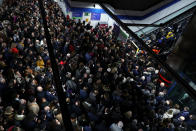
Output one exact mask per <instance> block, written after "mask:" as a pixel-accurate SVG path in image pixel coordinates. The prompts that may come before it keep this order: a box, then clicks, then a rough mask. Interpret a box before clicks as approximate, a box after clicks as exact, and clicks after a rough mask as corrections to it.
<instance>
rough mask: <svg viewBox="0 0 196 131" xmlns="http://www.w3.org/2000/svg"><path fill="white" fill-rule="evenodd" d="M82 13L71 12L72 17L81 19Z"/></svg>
mask: <svg viewBox="0 0 196 131" xmlns="http://www.w3.org/2000/svg"><path fill="white" fill-rule="evenodd" d="M82 15H83V13H82V12H72V18H73V19H81V18H82Z"/></svg>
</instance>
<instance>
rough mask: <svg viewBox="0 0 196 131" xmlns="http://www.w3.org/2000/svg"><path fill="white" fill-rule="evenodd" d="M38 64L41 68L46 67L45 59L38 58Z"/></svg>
mask: <svg viewBox="0 0 196 131" xmlns="http://www.w3.org/2000/svg"><path fill="white" fill-rule="evenodd" d="M36 64H37V66H39V67H40V68H44V61H43V60H38V61H37V62H36Z"/></svg>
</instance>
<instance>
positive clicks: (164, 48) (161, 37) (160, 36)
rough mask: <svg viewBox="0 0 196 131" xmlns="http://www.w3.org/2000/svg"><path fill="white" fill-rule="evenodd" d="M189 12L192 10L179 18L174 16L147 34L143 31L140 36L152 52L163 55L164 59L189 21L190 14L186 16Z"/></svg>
mask: <svg viewBox="0 0 196 131" xmlns="http://www.w3.org/2000/svg"><path fill="white" fill-rule="evenodd" d="M190 14H193V12H192V11H190V12H188V13H185V14H184V15H183V16H181V17H180V19H179V18H178V19H177V18H175V19H174V20H171V22H169V23H168V24H167V25H165V26H164V27H160V28H157V29H156V30H154V31H153V32H151V33H149V34H145V33H144V34H142V35H141V36H140V37H141V38H142V39H143V40H144V41H145V42H146V44H147V45H148V46H149V47H150V48H152V50H153V51H154V53H156V54H157V55H159V56H163V57H164V60H166V57H167V56H168V55H169V54H172V53H173V50H174V47H175V45H176V44H175V43H176V41H177V40H178V38H179V37H180V36H181V35H182V33H183V31H184V30H185V28H186V25H187V24H188V22H189V21H190V19H191V16H189V17H187V15H190ZM184 17H185V18H184Z"/></svg>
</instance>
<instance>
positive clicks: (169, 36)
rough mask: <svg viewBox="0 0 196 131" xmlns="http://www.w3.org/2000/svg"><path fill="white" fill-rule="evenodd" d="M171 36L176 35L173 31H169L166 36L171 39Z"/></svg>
mask: <svg viewBox="0 0 196 131" xmlns="http://www.w3.org/2000/svg"><path fill="white" fill-rule="evenodd" d="M171 37H174V34H173V33H172V32H169V33H168V34H167V36H166V39H169V38H171Z"/></svg>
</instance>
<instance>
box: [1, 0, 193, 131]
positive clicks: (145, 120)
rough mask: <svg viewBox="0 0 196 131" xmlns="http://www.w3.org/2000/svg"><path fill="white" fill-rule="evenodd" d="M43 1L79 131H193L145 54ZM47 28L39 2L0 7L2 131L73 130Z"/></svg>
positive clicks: (183, 110)
mask: <svg viewBox="0 0 196 131" xmlns="http://www.w3.org/2000/svg"><path fill="white" fill-rule="evenodd" d="M43 2H44V8H45V11H46V20H47V24H48V27H49V31H50V35H51V43H52V45H53V47H54V50H53V51H54V54H55V59H56V62H57V64H58V69H59V72H60V76H59V77H60V80H61V81H62V88H63V90H64V91H65V93H64V94H65V96H66V100H65V101H66V103H67V106H68V112H66V113H69V114H70V121H71V123H72V125H73V128H74V131H108V130H110V131H142V130H147V131H158V130H160V131H161V130H163V131H172V130H174V129H177V130H188V129H189V128H190V129H191V126H192V125H191V124H192V123H193V122H194V119H195V118H194V117H195V116H194V115H193V114H191V113H190V112H189V107H180V106H179V105H178V104H175V103H174V102H173V101H172V100H170V99H168V96H167V90H168V88H169V87H166V86H165V83H164V82H159V73H162V74H164V73H165V72H164V70H163V69H162V68H161V67H160V66H159V65H158V64H157V63H156V62H155V61H154V60H153V58H151V57H150V56H148V54H147V52H146V51H142V52H139V53H137V55H136V50H135V49H134V48H133V46H132V45H131V43H129V42H121V41H118V40H117V39H116V38H115V37H114V36H113V31H112V27H101V26H100V25H99V24H98V25H97V26H96V27H95V28H93V27H92V26H91V25H90V23H87V24H86V23H85V22H82V21H80V20H78V21H76V20H73V19H70V18H69V16H66V17H65V16H64V14H63V13H62V11H61V9H60V8H59V6H58V3H56V2H54V1H53V0H44V1H43ZM42 23H43V21H42V17H41V14H40V11H39V4H38V1H37V0H26V1H24V0H17V1H14V2H12V3H11V4H6V3H3V5H2V6H1V7H0V131H4V130H8V131H13V130H17V131H23V130H24V131H27V130H33V131H34V130H39V131H40V130H43V131H44V130H46V131H61V130H66V129H65V128H64V126H63V120H62V114H61V111H60V106H59V102H58V97H57V93H56V91H55V84H54V81H53V73H52V69H51V62H50V58H49V53H48V51H47V44H46V38H45V33H44V28H43V25H42Z"/></svg>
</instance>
